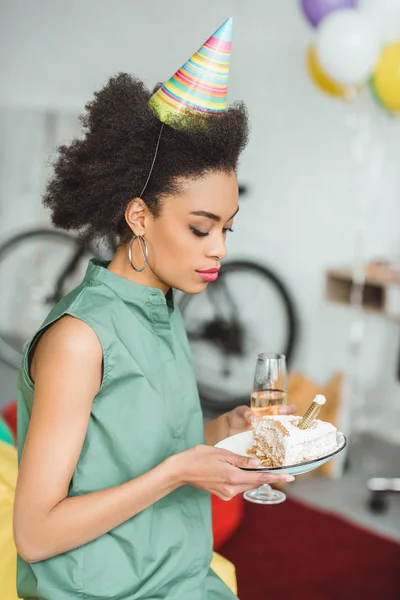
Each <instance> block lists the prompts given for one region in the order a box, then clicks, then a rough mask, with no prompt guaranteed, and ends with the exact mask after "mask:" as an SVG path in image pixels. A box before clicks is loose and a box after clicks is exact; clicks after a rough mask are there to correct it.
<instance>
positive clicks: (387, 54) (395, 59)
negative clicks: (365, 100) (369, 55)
mask: <svg viewBox="0 0 400 600" xmlns="http://www.w3.org/2000/svg"><path fill="white" fill-rule="evenodd" d="M373 84H374V88H375V91H376V93H377V95H378V98H379V100H380V101H381V102H382V104H384V106H386V108H388V109H389V110H392V111H400V42H396V44H390V45H389V46H386V47H385V48H384V49H383V51H382V53H381V56H380V59H379V61H378V65H377V67H376V69H375V72H374V74H373Z"/></svg>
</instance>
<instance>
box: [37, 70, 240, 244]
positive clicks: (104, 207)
mask: <svg viewBox="0 0 400 600" xmlns="http://www.w3.org/2000/svg"><path fill="white" fill-rule="evenodd" d="M150 96H151V92H150V91H149V90H147V89H146V88H145V86H144V84H143V83H142V82H141V81H140V80H139V79H136V78H135V77H132V76H131V75H128V74H126V73H119V74H118V75H116V76H115V77H112V78H111V79H110V80H109V81H108V83H107V84H106V85H105V87H104V88H103V89H101V90H100V91H98V92H96V93H95V97H94V99H93V100H92V101H91V102H89V103H88V104H87V105H86V107H85V109H86V111H85V113H84V114H83V115H82V116H81V117H80V119H81V122H82V124H83V134H84V135H83V137H82V138H79V139H75V140H73V141H72V143H71V144H69V145H63V146H60V148H59V151H58V155H57V158H56V161H55V163H54V174H53V176H52V178H51V179H50V181H49V182H48V185H47V188H46V191H45V194H44V197H43V203H44V205H45V206H46V207H47V208H49V209H50V211H51V218H52V222H53V224H54V225H55V226H56V227H59V228H61V229H67V230H75V231H76V232H77V233H78V234H79V235H80V237H81V238H82V239H84V240H86V241H88V240H92V239H95V238H104V237H109V236H110V235H111V236H117V237H118V238H119V239H120V242H123V241H126V239H127V236H128V235H129V234H130V233H131V232H130V230H129V228H128V225H127V223H126V221H125V216H124V213H125V209H126V206H127V205H128V203H129V201H130V200H131V199H132V198H135V197H138V196H139V195H140V193H141V191H142V189H143V186H144V184H145V182H146V179H147V177H148V174H149V171H150V167H151V163H152V160H153V157H154V152H155V148H156V144H157V140H158V137H159V133H160V128H161V122H160V121H159V120H158V118H157V116H156V115H155V114H154V113H153V110H152V109H151V108H150V106H149V104H148V100H149V98H150ZM247 136H248V120H247V113H246V109H245V107H244V105H243V104H242V103H236V104H234V105H233V106H232V107H230V108H228V109H227V110H226V111H225V112H224V113H221V114H219V115H212V116H209V117H206V118H203V119H190V120H186V122H185V127H184V128H182V127H170V126H168V125H165V126H164V128H163V132H162V135H161V139H160V145H159V151H158V154H157V158H156V161H155V165H154V170H153V172H152V174H151V178H150V181H149V184H148V186H147V188H146V191H145V193H144V194H143V200H144V202H146V204H147V206H148V207H149V209H150V210H151V212H152V214H153V215H154V216H155V217H157V216H158V215H159V213H160V206H161V201H162V199H164V198H165V197H166V196H168V195H169V194H174V193H178V192H179V190H180V189H181V187H182V181H183V180H184V178H196V177H201V176H203V175H205V174H206V173H207V172H213V171H221V172H230V171H232V170H236V168H237V163H238V158H239V155H240V153H241V151H242V150H243V148H244V147H245V145H246V142H247Z"/></svg>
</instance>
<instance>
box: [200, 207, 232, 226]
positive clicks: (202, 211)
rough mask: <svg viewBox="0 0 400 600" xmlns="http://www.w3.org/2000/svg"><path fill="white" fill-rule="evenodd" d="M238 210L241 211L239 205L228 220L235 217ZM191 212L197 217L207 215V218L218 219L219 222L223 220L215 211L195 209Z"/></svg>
mask: <svg viewBox="0 0 400 600" xmlns="http://www.w3.org/2000/svg"><path fill="white" fill-rule="evenodd" d="M238 212H239V207H238V208H237V210H236V211H235V212H234V213H233V215H232V216H231V217H230V218H229V219H228V221H230V220H231V219H233V217H234V216H235V215H236V214H237V213H238ZM190 214H191V215H196V217H206V219H211V220H212V221H216V222H217V223H219V222H220V221H221V217H220V216H218V215H215V214H214V213H211V212H208V211H206V210H195V211H193V212H191V213H190Z"/></svg>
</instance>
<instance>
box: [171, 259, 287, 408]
mask: <svg viewBox="0 0 400 600" xmlns="http://www.w3.org/2000/svg"><path fill="white" fill-rule="evenodd" d="M180 306H181V310H182V314H183V319H184V322H185V326H186V329H187V333H188V338H189V341H190V345H191V348H192V353H193V359H194V364H195V371H196V378H197V382H198V387H199V393H200V398H201V402H202V405H203V407H205V408H208V409H211V410H213V411H217V412H225V411H227V410H231V409H232V408H234V407H235V406H238V405H241V404H249V394H250V390H251V385H252V380H253V375H254V367H255V359H256V355H257V354H258V353H259V352H264V351H265V352H276V353H280V354H285V355H286V359H287V363H288V365H290V362H291V359H292V356H293V350H294V347H295V342H296V339H297V322H298V320H297V315H296V310H295V306H294V302H293V300H292V298H291V296H290V293H289V291H288V290H287V288H286V286H285V285H284V283H283V282H282V281H281V279H280V278H279V277H278V276H277V275H276V274H275V273H274V272H273V271H271V270H270V269H268V268H266V267H264V266H261V265H259V264H257V263H253V262H248V261H232V262H229V263H225V264H224V265H223V266H222V269H221V271H220V276H219V278H218V280H217V281H216V282H215V283H213V284H211V285H209V286H208V288H207V290H206V291H205V292H204V293H202V294H198V295H192V296H190V295H184V296H183V297H182V298H181V300H180Z"/></svg>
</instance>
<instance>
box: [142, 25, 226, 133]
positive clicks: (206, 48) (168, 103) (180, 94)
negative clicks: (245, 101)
mask: <svg viewBox="0 0 400 600" xmlns="http://www.w3.org/2000/svg"><path fill="white" fill-rule="evenodd" d="M231 45H232V18H229V19H227V20H226V21H225V23H223V24H222V25H221V27H220V28H219V29H217V31H216V32H215V33H214V34H213V35H212V36H211V37H210V38H209V39H208V40H207V41H206V42H205V43H204V44H203V45H202V47H201V48H200V49H199V50H198V51H197V52H196V54H193V56H192V57H191V58H190V59H189V60H188V61H187V62H186V63H185V64H184V65H183V66H182V67H181V68H180V69H179V70H178V71H177V72H176V73H175V74H174V75H173V76H172V77H171V79H169V80H168V81H167V82H166V83H164V85H163V86H162V87H161V88H160V89H158V90H157V92H156V93H155V94H153V96H152V97H151V98H150V100H149V104H150V106H151V107H152V108H153V109H154V110H155V112H156V114H157V117H158V118H159V119H160V121H162V122H163V123H169V122H170V121H171V118H172V119H175V117H176V116H178V115H180V114H183V113H184V114H188V113H189V114H215V113H222V112H224V111H225V110H226V106H227V95H228V77H229V63H230V55H231Z"/></svg>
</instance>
